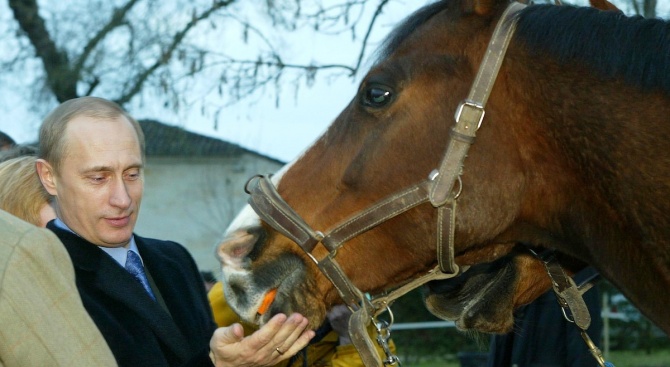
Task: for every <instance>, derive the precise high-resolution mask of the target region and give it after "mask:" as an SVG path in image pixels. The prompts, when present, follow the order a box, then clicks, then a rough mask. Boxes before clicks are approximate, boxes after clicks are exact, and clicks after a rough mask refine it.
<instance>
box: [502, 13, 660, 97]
mask: <svg viewBox="0 0 670 367" xmlns="http://www.w3.org/2000/svg"><path fill="white" fill-rule="evenodd" d="M515 39H516V40H517V41H521V42H523V43H525V44H526V46H527V47H528V50H529V51H530V52H532V53H533V54H538V55H539V54H542V55H549V56H551V57H552V58H554V59H556V60H557V61H558V62H559V63H568V62H570V63H580V64H583V65H588V66H590V67H591V68H593V69H594V70H595V71H596V72H597V73H599V74H600V76H601V77H603V78H612V79H614V78H623V79H624V80H625V81H626V82H627V83H629V84H631V85H635V86H638V87H640V88H641V89H643V90H662V91H665V92H666V93H670V23H668V22H665V21H663V20H660V19H645V18H643V17H640V16H635V17H627V16H625V15H623V14H621V13H618V12H612V11H607V12H606V11H600V10H597V9H594V8H588V7H573V6H555V5H536V6H529V7H528V8H526V9H525V10H524V11H523V12H522V13H521V16H520V18H519V24H518V26H517V33H516V36H515ZM513 42H514V41H513Z"/></svg>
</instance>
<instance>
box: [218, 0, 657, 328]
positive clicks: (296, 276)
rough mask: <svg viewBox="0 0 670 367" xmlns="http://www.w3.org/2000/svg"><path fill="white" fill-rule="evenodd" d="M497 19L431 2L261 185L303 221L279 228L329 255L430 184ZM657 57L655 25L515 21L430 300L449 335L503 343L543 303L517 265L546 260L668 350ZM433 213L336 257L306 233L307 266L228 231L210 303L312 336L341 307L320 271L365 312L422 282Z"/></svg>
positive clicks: (276, 244) (282, 247)
mask: <svg viewBox="0 0 670 367" xmlns="http://www.w3.org/2000/svg"><path fill="white" fill-rule="evenodd" d="M507 5H508V2H507V1H506V0H446V1H440V2H436V3H434V4H432V5H429V6H426V7H424V8H422V9H420V10H419V11H417V12H416V13H414V14H413V15H411V16H410V17H409V18H408V19H407V20H406V21H405V22H404V23H403V24H401V25H400V26H399V27H398V28H396V30H395V31H394V32H393V33H392V34H391V35H390V36H389V38H388V39H387V41H386V43H385V45H384V47H383V48H382V50H381V52H380V53H379V56H378V60H377V62H376V63H375V65H374V66H373V67H372V69H371V70H370V72H369V73H368V74H367V75H366V77H365V78H364V80H363V81H362V83H361V85H360V87H359V89H358V92H357V94H356V96H355V97H354V98H353V100H352V101H351V103H350V104H349V105H348V106H347V107H346V108H345V110H344V111H342V113H341V114H340V115H339V116H338V118H337V119H336V120H335V122H334V123H333V124H332V125H331V126H330V127H329V129H328V130H327V132H326V133H325V134H324V135H323V136H322V137H320V139H319V140H317V142H316V143H315V144H314V145H313V146H312V147H311V148H310V149H309V150H307V151H306V153H305V154H304V155H303V156H301V157H300V158H299V159H298V160H296V161H295V162H293V163H292V164H290V165H288V166H287V167H285V169H284V170H283V171H282V172H280V174H278V175H276V176H275V177H274V182H275V184H276V185H277V191H278V193H279V195H281V197H282V198H283V199H284V200H285V202H286V203H287V204H288V205H290V207H291V208H292V210H293V211H295V213H297V214H298V215H299V216H300V217H301V218H302V219H296V220H295V221H293V219H292V220H291V223H289V226H290V225H297V226H300V225H302V224H303V222H302V220H304V224H306V225H308V226H309V227H310V228H315V229H318V230H322V231H324V233H326V239H329V237H330V236H331V234H332V231H331V230H332V229H333V228H339V227H338V226H339V225H340V224H341V223H345V225H347V222H346V220H347V218H350V217H351V216H354V215H356V214H357V213H360V212H362V211H365V210H366V209H368V208H370V207H371V206H373V205H375V203H377V202H379V201H380V200H385V198H387V197H389V196H390V195H394V194H396V193H398V192H399V191H400V190H403V189H405V188H408V187H413V185H415V184H417V183H418V182H422V180H423V179H425V178H426V177H427V176H429V174H430V173H431V171H432V170H433V169H435V168H437V167H439V166H440V161H441V159H442V157H443V156H444V152H445V148H446V146H447V143H448V142H450V129H451V127H452V126H454V120H453V116H454V113H455V111H456V110H457V108H458V106H459V102H461V101H462V100H463V99H464V98H465V97H466V96H467V95H468V90H469V89H470V86H471V85H472V84H473V80H474V79H475V74H476V73H477V71H478V68H479V65H480V61H481V60H482V58H483V55H484V53H485V50H486V48H487V44H488V43H489V40H490V39H491V35H492V33H493V29H494V27H496V24H497V23H498V20H499V18H500V17H501V14H502V13H503V11H504V10H505V8H506V7H507ZM669 40H670V25H668V23H666V22H663V21H661V20H646V19H642V18H639V17H633V18H628V17H625V16H624V15H622V14H620V13H617V12H603V11H599V10H596V9H592V8H576V7H571V6H550V5H532V6H528V7H527V8H525V9H524V10H522V11H521V12H520V14H519V17H518V24H517V27H516V32H515V33H514V35H513V37H512V39H511V42H510V45H509V48H508V50H507V53H506V56H505V58H504V62H503V63H502V66H501V68H500V72H499V74H498V77H497V80H496V81H495V84H494V86H493V89H492V91H491V94H490V98H489V99H488V104H487V106H486V114H485V116H484V118H483V122H482V123H481V128H479V130H478V131H477V136H476V138H475V139H474V144H472V146H471V147H470V148H469V151H468V152H467V157H465V159H464V162H463V166H462V172H460V171H459V172H458V173H459V177H458V182H457V183H456V184H455V185H454V186H453V188H454V189H457V190H458V194H454V195H453V196H452V199H453V201H454V202H457V203H458V210H455V211H454V213H455V217H454V223H453V228H454V233H453V237H454V242H453V252H454V261H455V265H454V266H447V268H448V269H447V270H449V268H451V270H454V269H455V270H454V274H452V275H456V274H459V271H458V269H459V267H460V268H461V269H463V268H465V267H467V266H470V269H469V270H467V271H465V272H464V273H463V274H462V275H459V276H456V277H455V278H452V279H447V280H440V281H434V282H431V283H429V285H428V289H429V290H430V291H431V293H429V295H428V297H427V300H426V302H427V306H428V308H429V309H430V310H431V311H432V312H434V313H435V314H436V315H438V316H440V317H442V318H446V319H452V320H456V321H457V325H458V326H459V327H461V328H464V329H468V328H473V329H478V330H482V331H488V332H505V331H508V330H509V329H510V327H511V326H512V310H513V309H514V307H517V306H519V305H522V304H525V303H528V302H531V301H532V300H533V299H534V298H535V297H537V296H539V295H540V294H542V293H544V292H545V291H546V290H548V289H549V288H550V287H551V282H550V280H549V278H548V277H547V275H546V271H545V269H544V267H543V265H542V263H541V262H540V261H539V260H537V259H536V258H535V257H534V256H532V255H531V254H530V253H529V252H528V251H527V248H548V249H554V250H556V251H557V252H559V253H560V254H559V256H560V257H562V259H563V260H565V261H564V265H566V266H568V267H571V266H572V265H573V264H576V265H575V269H576V268H577V267H578V266H581V264H582V263H588V264H591V265H592V266H594V267H595V268H597V270H598V271H599V272H600V273H601V274H602V275H603V276H604V277H605V278H607V279H609V280H610V281H611V282H612V283H613V284H614V285H616V286H617V287H618V288H619V289H620V290H621V291H622V293H623V294H624V295H625V296H626V297H628V298H629V299H630V300H631V301H632V302H633V303H634V304H635V305H636V306H637V307H638V308H639V309H640V310H641V311H642V312H643V313H644V314H645V315H646V316H648V317H649V318H650V319H651V320H653V321H654V322H655V323H656V324H658V325H659V326H660V327H661V328H662V329H663V330H664V331H665V332H666V333H670V312H667V305H666V301H667V300H668V299H670V296H668V289H670V214H669V213H670V195H669V194H670V154H668V151H669V150H670V41H669ZM453 135H454V134H452V136H453ZM456 135H457V134H456ZM449 187H452V186H449ZM435 206H437V205H431V202H429V201H421V202H419V203H417V204H416V205H415V206H412V208H411V209H408V210H406V211H404V210H403V212H402V213H393V215H388V218H386V217H384V218H381V219H379V220H377V218H375V219H374V220H372V221H373V222H374V225H370V226H365V228H364V229H363V230H360V231H356V233H355V235H352V236H347V237H346V238H344V239H343V240H342V243H338V244H337V246H335V247H336V248H330V247H329V244H328V243H325V244H324V243H321V242H319V241H320V240H321V239H322V238H323V237H322V236H321V234H320V233H317V232H309V233H310V236H311V237H310V239H315V241H312V242H314V243H312V242H310V243H309V246H308V247H309V250H310V253H306V252H305V251H303V250H302V249H301V248H299V247H298V246H296V244H295V243H294V241H295V240H296V238H294V236H292V235H291V234H290V233H288V234H287V233H286V231H281V229H280V231H277V230H276V229H275V228H277V227H282V224H281V223H279V225H278V223H273V222H274V221H273V220H272V218H271V217H270V219H268V216H264V217H263V218H264V219H266V221H265V222H261V221H260V219H259V218H258V217H255V216H253V215H240V216H239V217H238V218H237V220H236V221H235V222H234V223H233V224H232V225H231V227H230V228H229V230H228V232H227V235H226V239H225V240H224V242H223V243H222V244H221V245H220V246H219V248H218V255H219V257H220V259H221V261H222V264H223V274H224V284H225V292H226V297H227V299H228V301H229V302H230V304H231V306H232V307H233V308H234V309H235V310H236V311H237V312H238V313H239V314H240V315H241V316H242V317H243V318H245V319H247V320H250V321H256V322H261V323H262V322H264V321H266V320H267V318H268V317H269V316H270V315H271V314H274V313H278V312H300V313H302V314H304V315H306V316H307V317H309V318H310V321H311V322H312V325H313V326H317V325H319V324H320V322H321V321H322V320H323V318H324V316H325V312H326V310H327V309H328V308H329V307H330V306H332V305H334V304H337V303H342V302H343V298H346V297H345V296H346V294H347V293H346V292H342V289H339V288H341V287H335V286H333V284H332V282H331V280H332V279H329V277H326V276H324V275H323V273H322V272H321V271H323V267H324V266H323V265H322V264H323V263H324V260H336V261H337V263H338V264H339V267H336V269H340V270H341V271H342V274H343V275H341V276H342V277H343V278H346V279H350V280H351V281H352V282H353V284H355V286H356V287H357V288H359V289H360V290H362V291H365V292H370V293H371V294H379V293H383V292H385V291H387V290H389V289H392V288H394V287H398V286H402V285H404V284H406V283H407V282H408V281H410V280H412V279H415V278H416V277H418V276H420V275H422V274H426V273H429V272H431V271H432V269H434V268H435V266H436V264H437V263H438V260H436V255H435V254H436V240H435V239H436V237H439V235H440V234H441V231H438V229H437V228H438V227H436V226H435V223H436V222H437V221H438V218H437V217H438V212H437V211H436V209H435ZM245 210H246V211H247V212H248V213H247V214H253V213H252V212H251V210H250V209H249V208H247V209H245ZM267 210H268V211H270V212H272V211H274V212H277V211H282V210H283V209H282V208H281V207H277V206H274V204H270V205H268V208H267ZM396 214H397V215H396ZM386 219H388V220H386ZM267 223H270V224H271V225H272V226H270V225H268V224H267ZM296 223H297V224H296ZM377 224H378V225H377ZM284 227H285V225H284ZM447 227H449V226H448V225H447ZM439 228H441V227H439ZM329 231H330V232H329ZM438 232H439V233H438ZM315 233H316V234H315ZM292 240H294V241H292ZM308 242H309V241H308ZM335 250H336V251H335ZM447 252H448V251H447ZM447 272H448V271H447ZM270 289H278V293H277V296H276V298H275V300H274V302H273V304H272V306H271V311H270V313H269V314H266V315H261V316H259V315H257V312H256V311H257V309H258V307H259V305H260V303H261V302H262V300H263V297H264V295H265V294H266V292H267V291H268V290H270ZM343 294H344V295H345V296H343ZM344 302H347V303H350V302H348V300H347V299H344Z"/></svg>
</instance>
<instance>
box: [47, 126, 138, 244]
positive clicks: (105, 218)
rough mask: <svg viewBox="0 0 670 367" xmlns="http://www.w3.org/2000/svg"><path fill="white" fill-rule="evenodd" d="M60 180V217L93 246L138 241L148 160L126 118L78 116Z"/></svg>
mask: <svg viewBox="0 0 670 367" xmlns="http://www.w3.org/2000/svg"><path fill="white" fill-rule="evenodd" d="M65 146H66V148H65V155H64V156H63V159H62V161H61V165H60V170H59V172H56V174H55V175H54V182H55V189H56V195H57V201H58V211H59V214H60V215H59V217H60V218H61V220H63V222H65V224H67V226H68V227H70V229H72V230H73V231H74V232H76V233H77V234H78V235H80V236H82V237H83V238H85V239H86V240H88V241H89V242H92V243H93V244H95V245H98V246H104V247H121V246H125V245H127V244H128V241H129V240H130V237H131V236H132V233H133V229H134V228H135V222H136V221H137V215H138V213H139V210H140V201H141V200H142V191H143V189H144V187H143V186H144V182H143V173H142V169H143V161H142V153H141V151H140V146H139V142H138V140H137V134H136V133H135V130H134V129H133V127H132V125H131V124H130V122H129V121H128V120H127V119H126V118H125V117H119V118H116V119H112V120H107V119H105V120H101V119H95V118H92V117H87V116H79V117H75V118H74V119H73V120H71V121H70V122H69V123H68V125H67V128H66V129H65Z"/></svg>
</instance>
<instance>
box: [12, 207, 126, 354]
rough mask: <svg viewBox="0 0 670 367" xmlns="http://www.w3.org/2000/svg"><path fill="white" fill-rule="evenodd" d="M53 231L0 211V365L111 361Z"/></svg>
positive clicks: (65, 253)
mask: <svg viewBox="0 0 670 367" xmlns="http://www.w3.org/2000/svg"><path fill="white" fill-rule="evenodd" d="M74 279H75V278H74V270H73V267H72V262H71V261H70V257H69V256H68V254H67V252H66V250H65V247H63V245H62V244H61V243H60V242H59V241H58V239H57V238H56V236H54V234H53V233H51V232H50V231H48V230H46V229H41V228H37V227H35V226H33V225H31V224H28V223H26V222H23V221H21V220H19V219H17V218H15V217H13V216H11V215H9V214H7V213H6V212H4V211H1V210H0V325H1V326H0V367H15V366H26V367H32V366H68V367H76V366H82V367H83V366H86V367H90V366H116V362H115V360H114V356H113V355H112V352H111V351H110V350H109V347H108V346H107V344H106V343H105V340H104V338H103V337H102V334H100V331H99V330H98V329H97V327H96V326H95V324H94V323H93V321H92V320H91V318H90V317H89V316H88V313H87V312H86V310H85V309H84V307H83V305H82V303H81V299H80V298H79V293H78V292H77V288H76V286H75V282H74Z"/></svg>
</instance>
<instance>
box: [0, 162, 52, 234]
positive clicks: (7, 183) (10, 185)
mask: <svg viewBox="0 0 670 367" xmlns="http://www.w3.org/2000/svg"><path fill="white" fill-rule="evenodd" d="M36 160H37V157H35V156H23V157H18V158H13V159H9V160H6V161H4V162H1V163H0V209H2V210H4V211H6V212H8V213H10V214H12V215H14V216H16V217H19V218H21V219H23V220H25V221H27V222H29V223H32V224H34V225H36V226H39V225H40V211H41V210H42V208H43V207H44V205H45V204H48V203H49V201H50V200H51V195H49V193H48V192H47V191H46V189H45V188H44V186H42V182H40V179H39V176H38V175H37V172H36V171H35V161H36Z"/></svg>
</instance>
